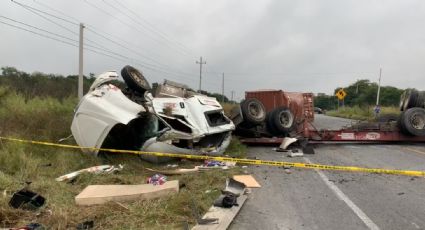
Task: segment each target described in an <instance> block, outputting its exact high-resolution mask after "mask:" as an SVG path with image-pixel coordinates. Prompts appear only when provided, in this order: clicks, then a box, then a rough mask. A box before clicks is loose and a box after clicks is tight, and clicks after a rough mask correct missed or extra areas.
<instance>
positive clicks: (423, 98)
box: [415, 91, 425, 108]
mask: <svg viewBox="0 0 425 230" xmlns="http://www.w3.org/2000/svg"><path fill="white" fill-rule="evenodd" d="M415 107H420V108H425V91H419V92H418V98H417V99H416V106H415Z"/></svg>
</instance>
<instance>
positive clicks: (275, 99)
mask: <svg viewBox="0 0 425 230" xmlns="http://www.w3.org/2000/svg"><path fill="white" fill-rule="evenodd" d="M290 95H292V98H294V99H293V100H290ZM313 104H314V103H313V97H312V94H309V93H285V92H283V91H280V90H279V91H278V90H274V91H270V90H268V91H255V92H247V93H246V95H245V100H244V101H243V102H242V103H241V106H240V108H239V112H238V111H237V110H235V111H236V112H233V113H232V116H231V117H232V118H233V119H234V121H235V124H237V127H236V131H237V132H236V133H237V134H238V135H240V136H241V137H242V139H241V140H242V142H244V143H247V144H273V145H280V144H282V143H285V142H287V141H290V142H293V141H294V140H295V139H294V138H298V139H302V140H303V143H304V145H305V144H306V143H307V142H308V143H388V142H425V92H419V91H416V90H407V91H406V92H404V93H403V94H402V96H401V99H400V111H401V113H400V115H398V116H395V117H391V118H388V119H387V120H385V119H381V120H380V121H376V122H355V123H353V124H351V125H349V126H346V127H342V128H341V129H337V130H328V129H320V130H318V129H316V128H315V126H314V125H313V120H314V115H313V114H314V113H313V111H314V107H313V106H314V105H313ZM261 116H264V117H263V118H261ZM252 117H254V118H257V121H258V122H257V123H255V122H252V121H255V120H254V119H252ZM244 118H245V119H244ZM260 118H261V119H260ZM260 120H261V122H259V121H260ZM273 126H274V127H273ZM276 127H277V128H279V129H277V128H276ZM286 137H292V138H286ZM285 138H286V139H285ZM283 145H286V144H283Z"/></svg>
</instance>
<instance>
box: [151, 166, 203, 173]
mask: <svg viewBox="0 0 425 230" xmlns="http://www.w3.org/2000/svg"><path fill="white" fill-rule="evenodd" d="M145 169H146V170H148V171H152V172H157V173H161V174H164V175H180V174H186V173H193V172H198V171H199V167H198V166H195V168H193V169H176V170H160V169H151V168H145Z"/></svg>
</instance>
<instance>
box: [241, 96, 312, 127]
mask: <svg viewBox="0 0 425 230" xmlns="http://www.w3.org/2000/svg"><path fill="white" fill-rule="evenodd" d="M245 98H246V99H249V98H255V99H257V100H259V101H261V102H262V103H263V104H264V107H265V108H266V112H270V111H272V110H273V109H275V108H277V107H286V108H289V109H290V110H291V112H292V113H293V114H294V116H295V120H296V121H298V122H300V121H302V120H307V121H310V122H311V121H313V120H314V107H313V94H312V93H298V92H285V91H282V90H259V91H247V92H245Z"/></svg>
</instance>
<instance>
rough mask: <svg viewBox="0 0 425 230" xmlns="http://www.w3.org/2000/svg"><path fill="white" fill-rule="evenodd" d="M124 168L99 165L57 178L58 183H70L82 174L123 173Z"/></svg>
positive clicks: (121, 166)
mask: <svg viewBox="0 0 425 230" xmlns="http://www.w3.org/2000/svg"><path fill="white" fill-rule="evenodd" d="M123 168H124V166H123V165H121V164H120V165H118V167H116V166H113V165H99V166H94V167H90V168H86V169H81V170H78V171H75V172H72V173H68V174H66V175H63V176H60V177H58V178H56V181H69V180H72V179H74V178H76V177H77V176H78V175H80V174H81V173H84V172H89V173H96V174H98V173H113V172H116V171H121V170H122V169H123Z"/></svg>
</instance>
